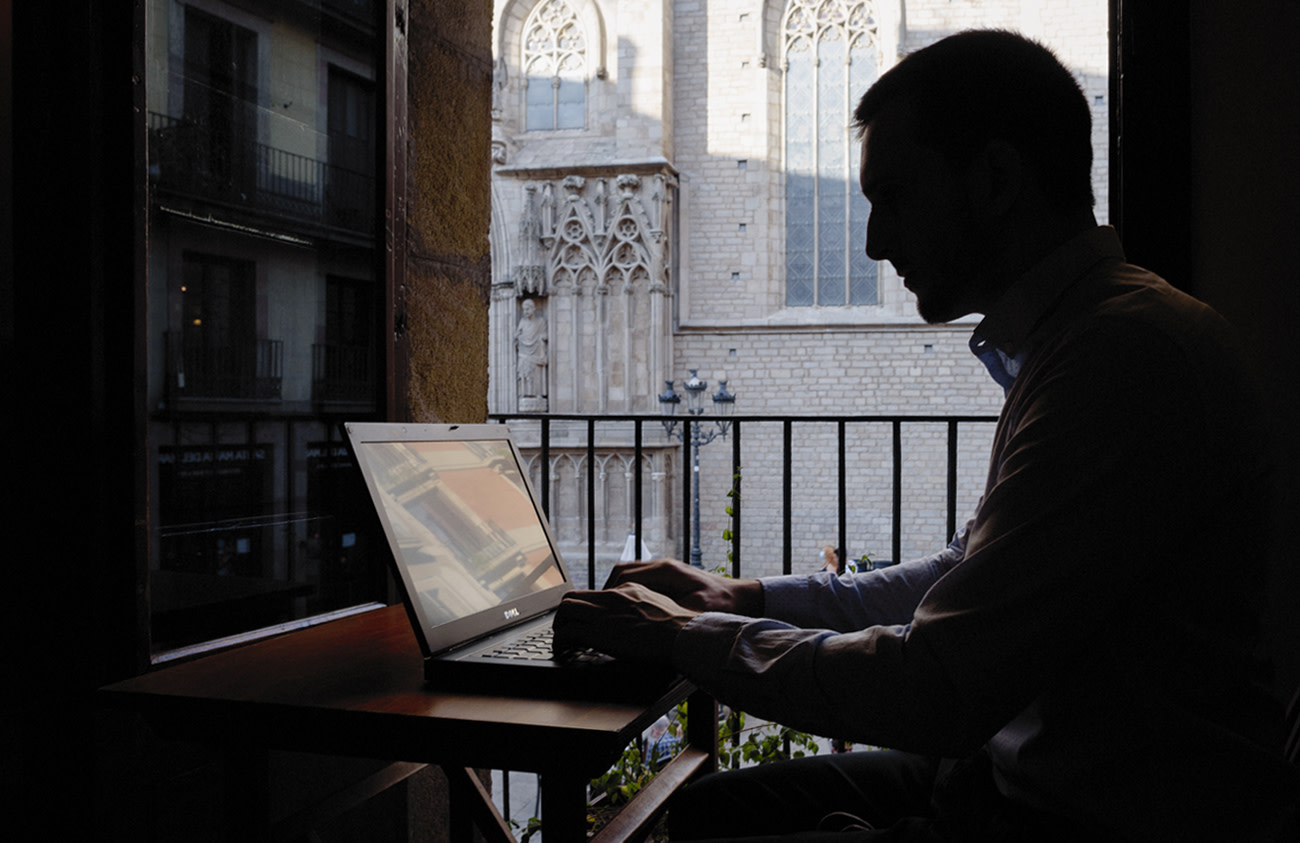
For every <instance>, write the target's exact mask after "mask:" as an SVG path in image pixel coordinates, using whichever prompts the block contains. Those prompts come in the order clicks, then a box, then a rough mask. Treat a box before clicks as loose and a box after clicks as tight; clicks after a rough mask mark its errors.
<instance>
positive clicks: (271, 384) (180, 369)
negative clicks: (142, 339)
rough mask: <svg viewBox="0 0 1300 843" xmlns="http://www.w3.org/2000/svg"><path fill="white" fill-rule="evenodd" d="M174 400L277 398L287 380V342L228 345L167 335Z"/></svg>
mask: <svg viewBox="0 0 1300 843" xmlns="http://www.w3.org/2000/svg"><path fill="white" fill-rule="evenodd" d="M165 339H166V355H167V394H168V396H169V398H170V399H173V400H174V399H181V398H199V399H225V400H230V399H236V400H244V401H274V400H278V399H279V398H280V385H281V382H282V381H283V379H284V342H283V341H282V340H253V341H250V342H244V343H231V344H227V345H221V344H215V343H212V342H208V341H203V342H199V341H195V340H193V339H189V340H187V339H186V337H185V335H184V334H182V333H179V332H176V331H168V332H167V334H166V337H165Z"/></svg>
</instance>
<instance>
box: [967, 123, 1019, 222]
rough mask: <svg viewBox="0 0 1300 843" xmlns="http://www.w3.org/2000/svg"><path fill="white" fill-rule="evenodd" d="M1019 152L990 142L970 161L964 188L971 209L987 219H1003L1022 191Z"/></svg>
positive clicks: (1011, 147) (999, 141) (993, 141)
mask: <svg viewBox="0 0 1300 843" xmlns="http://www.w3.org/2000/svg"><path fill="white" fill-rule="evenodd" d="M1024 183H1025V170H1024V163H1023V162H1022V161H1021V158H1020V152H1019V151H1017V150H1016V148H1015V147H1014V146H1012V145H1011V144H1009V143H1007V142H1006V141H1002V140H992V141H989V142H988V145H986V146H985V147H984V149H983V150H981V151H980V153H979V154H978V155H976V156H975V158H974V160H973V161H971V166H970V169H969V170H968V171H967V179H966V185H967V190H968V191H969V193H968V195H969V197H970V201H971V207H973V208H974V209H975V210H976V211H978V212H980V213H983V214H986V215H988V216H990V217H1000V216H1003V215H1005V214H1006V213H1007V212H1008V211H1010V210H1011V208H1012V207H1013V206H1014V205H1015V204H1016V201H1017V200H1018V199H1019V198H1020V193H1021V191H1022V190H1023V189H1024Z"/></svg>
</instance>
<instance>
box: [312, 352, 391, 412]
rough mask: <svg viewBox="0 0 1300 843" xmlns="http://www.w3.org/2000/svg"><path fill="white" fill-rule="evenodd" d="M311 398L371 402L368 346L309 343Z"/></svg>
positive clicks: (371, 356) (372, 373)
mask: <svg viewBox="0 0 1300 843" xmlns="http://www.w3.org/2000/svg"><path fill="white" fill-rule="evenodd" d="M311 381H312V400H314V401H316V402H317V403H346V404H353V405H366V406H371V407H373V406H374V402H375V382H376V375H375V355H374V349H372V348H371V347H369V346H361V345H357V346H350V345H327V344H323V343H317V344H314V345H312V347H311Z"/></svg>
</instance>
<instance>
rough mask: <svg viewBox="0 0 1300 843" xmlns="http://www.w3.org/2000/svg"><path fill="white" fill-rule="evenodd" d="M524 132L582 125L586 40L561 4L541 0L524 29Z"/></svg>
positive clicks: (561, 0) (562, 1) (568, 9)
mask: <svg viewBox="0 0 1300 843" xmlns="http://www.w3.org/2000/svg"><path fill="white" fill-rule="evenodd" d="M523 48H524V57H523V65H524V79H525V89H526V93H525V114H524V120H525V123H524V125H525V128H526V129H527V130H528V131H538V130H550V129H581V128H584V127H585V126H586V123H587V81H586V77H587V72H586V71H587V39H586V35H585V33H584V32H583V29H582V23H581V21H579V20H578V16H577V15H576V14H575V13H574V11H573V7H571V6H570V5H569V4H568V3H566V2H565V0H543V1H542V2H541V3H538V4H537V6H536V7H535V8H534V9H533V11H532V14H530V15H529V16H528V22H527V23H526V24H525V26H524V43H523Z"/></svg>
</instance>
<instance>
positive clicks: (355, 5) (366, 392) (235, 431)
mask: <svg viewBox="0 0 1300 843" xmlns="http://www.w3.org/2000/svg"><path fill="white" fill-rule="evenodd" d="M377 6H378V4H376V3H375V2H373V0H322V2H321V3H312V4H294V5H293V8H292V10H289V9H288V7H286V6H285V4H283V3H280V2H275V0H261V2H258V1H257V0H240V2H229V3H225V2H220V0H212V2H205V3H203V4H202V8H199V7H198V4H194V5H186V4H181V3H178V2H174V0H148V7H147V12H146V22H147V27H148V37H147V39H146V62H147V67H148V75H147V98H148V110H149V114H148V127H149V136H148V142H149V191H150V215H149V220H150V223H149V232H148V243H149V255H148V274H149V329H148V330H149V361H150V362H149V384H148V390H149V402H150V407H151V409H152V415H151V418H150V429H149V440H150V454H149V457H150V462H151V478H150V479H151V489H152V492H151V495H150V499H151V501H152V502H153V503H152V506H153V511H152V512H151V521H152V528H153V529H152V532H151V536H150V541H151V547H150V552H149V559H150V594H151V607H152V624H151V628H152V635H153V645H154V650H155V652H161V651H166V650H170V649H174V648H179V647H185V646H189V645H192V644H196V643H199V642H203V641H207V640H211V639H214V638H218V637H223V636H226V635H232V634H237V633H241V632H247V631H250V630H254V629H259V628H263V627H268V626H272V625H275V624H279V623H283V622H286V621H291V620H295V619H300V618H303V617H308V616H311V615H315V614H321V613H325V612H329V611H333V610H337V609H342V608H346V607H349V606H353V605H357V604H361V603H366V602H372V601H382V600H383V599H384V596H385V576H386V574H385V570H384V565H383V562H384V557H383V556H382V554H381V553H380V552H379V551H380V550H381V549H382V544H380V542H381V541H382V537H381V536H377V535H376V534H375V533H373V532H372V529H371V524H370V517H369V515H368V513H369V511H370V510H369V508H368V501H367V498H366V496H365V491H364V488H362V487H361V486H360V485H359V483H358V481H357V479H356V477H355V474H354V471H353V468H352V466H351V463H350V459H349V457H348V456H347V452H346V451H345V449H344V446H343V443H342V439H341V435H340V429H339V426H340V423H341V422H342V421H343V420H345V419H355V418H375V417H378V416H380V415H381V414H382V411H383V408H382V407H381V406H380V403H379V401H380V395H381V394H382V390H381V389H380V372H381V371H382V359H383V357H382V353H381V348H380V346H379V345H378V343H379V338H380V332H379V330H378V319H379V309H380V307H381V304H382V302H383V301H384V295H383V287H382V284H381V281H382V277H381V275H380V274H379V273H378V272H377V271H376V266H377V252H376V250H375V237H376V232H377V227H376V224H375V220H376V213H377V203H376V197H377V196H378V195H379V185H378V182H377V174H378V167H377V163H376V162H377V155H378V151H379V143H378V141H379V137H380V131H379V126H380V121H379V117H380V114H381V108H382V105H381V102H380V101H379V99H378V92H379V91H381V90H382V88H383V86H382V80H381V78H380V77H379V75H378V71H377V67H378V62H377V60H376V57H377V55H378V52H377V44H376V40H375V34H376V32H378V31H380V30H379V28H378V25H377V17H376V16H377V14H378V11H379V10H378V8H377Z"/></svg>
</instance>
